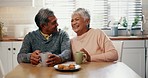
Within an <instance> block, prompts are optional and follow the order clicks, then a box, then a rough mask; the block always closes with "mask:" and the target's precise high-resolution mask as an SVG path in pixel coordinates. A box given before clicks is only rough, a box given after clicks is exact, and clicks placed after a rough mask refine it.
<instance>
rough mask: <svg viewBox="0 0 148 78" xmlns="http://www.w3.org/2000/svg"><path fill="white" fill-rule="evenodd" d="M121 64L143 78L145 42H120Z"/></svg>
mask: <svg viewBox="0 0 148 78" xmlns="http://www.w3.org/2000/svg"><path fill="white" fill-rule="evenodd" d="M122 41H124V44H123V54H122V62H124V63H125V64H126V65H128V66H129V67H130V68H132V69H133V70H134V71H135V72H136V73H137V74H139V75H140V76H141V77H142V78H145V40H122Z"/></svg>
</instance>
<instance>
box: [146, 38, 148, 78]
mask: <svg viewBox="0 0 148 78" xmlns="http://www.w3.org/2000/svg"><path fill="white" fill-rule="evenodd" d="M146 78H148V40H146Z"/></svg>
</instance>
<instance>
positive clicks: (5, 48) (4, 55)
mask: <svg viewBox="0 0 148 78" xmlns="http://www.w3.org/2000/svg"><path fill="white" fill-rule="evenodd" d="M0 48H1V49H0V50H1V51H0V52H1V54H0V59H1V61H2V64H3V67H4V72H5V74H6V73H8V72H9V71H10V70H11V69H12V43H11V42H0Z"/></svg>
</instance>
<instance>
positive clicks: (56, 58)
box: [47, 54, 62, 66]
mask: <svg viewBox="0 0 148 78" xmlns="http://www.w3.org/2000/svg"><path fill="white" fill-rule="evenodd" d="M61 62H62V59H61V58H60V57H59V56H58V55H55V54H49V56H48V60H47V64H48V66H53V65H55V64H59V63H61Z"/></svg>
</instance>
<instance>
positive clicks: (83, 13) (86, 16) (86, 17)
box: [72, 8, 90, 20]
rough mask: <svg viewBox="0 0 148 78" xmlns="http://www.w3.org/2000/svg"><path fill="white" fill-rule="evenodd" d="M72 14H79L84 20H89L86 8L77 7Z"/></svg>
mask: <svg viewBox="0 0 148 78" xmlns="http://www.w3.org/2000/svg"><path fill="white" fill-rule="evenodd" d="M74 14H80V15H81V16H82V17H83V18H84V20H86V19H89V20H90V14H89V12H88V10H86V9H84V8H78V9H76V10H75V11H74V12H73V14H72V15H74Z"/></svg>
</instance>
